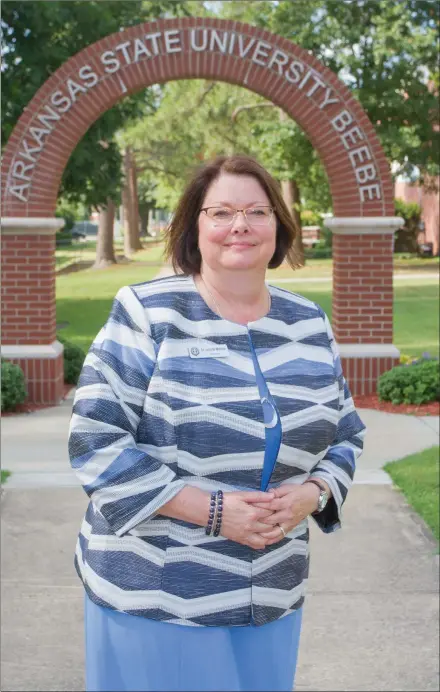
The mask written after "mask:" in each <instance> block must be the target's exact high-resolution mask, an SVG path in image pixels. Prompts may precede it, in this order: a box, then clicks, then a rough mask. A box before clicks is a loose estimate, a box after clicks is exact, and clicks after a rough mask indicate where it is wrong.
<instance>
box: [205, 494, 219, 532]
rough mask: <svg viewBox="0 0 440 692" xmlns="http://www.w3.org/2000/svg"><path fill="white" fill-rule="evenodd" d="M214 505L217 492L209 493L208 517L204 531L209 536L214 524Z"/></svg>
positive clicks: (215, 504)
mask: <svg viewBox="0 0 440 692" xmlns="http://www.w3.org/2000/svg"><path fill="white" fill-rule="evenodd" d="M216 506H217V493H215V492H214V493H211V502H210V504H209V518H208V523H207V525H206V529H205V533H206V535H207V536H210V535H211V533H212V527H213V526H214V518H215V515H216Z"/></svg>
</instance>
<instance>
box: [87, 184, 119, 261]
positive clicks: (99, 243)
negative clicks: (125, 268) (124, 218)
mask: <svg viewBox="0 0 440 692" xmlns="http://www.w3.org/2000/svg"><path fill="white" fill-rule="evenodd" d="M114 222H115V205H114V202H113V200H112V199H110V197H108V198H107V205H106V206H105V207H101V208H100V210H99V226H98V236H97V238H96V259H95V263H94V265H93V269H105V268H106V267H109V266H110V265H111V264H116V258H115V251H114V247H113V229H114Z"/></svg>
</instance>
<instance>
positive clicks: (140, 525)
mask: <svg viewBox="0 0 440 692" xmlns="http://www.w3.org/2000/svg"><path fill="white" fill-rule="evenodd" d="M269 290H270V293H271V297H272V305H271V308H270V311H269V313H268V314H267V315H266V316H265V317H264V318H262V319H259V320H257V321H255V322H250V323H249V325H248V326H247V327H246V326H244V325H240V324H236V323H234V322H230V321H228V320H224V319H221V318H220V317H219V316H218V315H216V314H215V313H214V312H213V311H212V310H211V309H210V308H209V307H208V305H207V304H206V303H205V301H204V300H203V298H202V297H201V295H200V294H199V292H198V289H197V287H196V284H195V282H194V279H193V277H190V276H173V277H168V278H165V279H159V280H156V281H150V282H146V283H142V284H138V285H134V286H126V287H124V288H122V289H121V290H120V291H119V292H118V294H117V296H116V298H115V300H114V303H113V307H112V310H111V313H110V316H109V319H108V321H107V323H106V324H105V326H104V327H103V328H102V330H101V331H100V333H99V334H98V336H97V337H96V339H95V341H94V343H93V344H92V346H91V348H90V351H89V353H88V355H87V358H86V360H85V363H84V367H83V370H82V373H81V377H80V380H79V383H78V388H77V391H76V396H75V401H74V407H73V414H72V420H71V426H70V437H69V452H70V458H71V463H72V467H73V469H74V470H75V472H76V474H77V476H78V478H79V480H80V481H81V483H82V485H83V486H84V490H85V491H86V493H87V494H88V496H89V497H90V503H89V506H88V509H87V512H86V515H85V518H84V521H83V523H82V526H81V530H80V534H79V538H78V543H77V549H76V554H75V566H76V569H77V571H78V574H79V575H80V578H81V579H82V581H83V583H84V586H85V588H86V590H87V593H88V594H89V596H90V597H91V599H92V600H93V601H95V603H98V604H100V605H103V606H106V607H109V608H113V609H116V610H120V611H123V612H127V613H131V614H134V615H139V616H144V617H147V618H151V619H155V620H163V621H168V622H172V623H178V624H184V625H196V626H197V625H199V626H200V625H205V626H225V625H227V626H229V625H248V624H250V623H253V624H256V625H263V624H265V623H267V622H271V621H272V620H276V619H278V618H280V617H283V616H284V615H287V614H289V613H290V612H292V611H293V610H295V609H297V608H299V607H300V606H301V605H302V603H303V601H304V593H305V586H306V582H307V575H308V524H307V519H305V520H304V521H303V522H301V523H300V524H299V525H298V526H296V527H295V528H294V529H293V530H292V531H290V532H289V533H288V534H287V536H286V538H285V539H283V540H281V541H280V542H279V543H276V544H274V545H270V546H268V547H267V548H266V549H264V550H254V549H252V548H249V547H247V546H244V545H241V544H239V543H236V542H234V541H230V540H228V539H225V538H223V537H222V536H221V535H220V536H218V537H217V538H215V537H208V536H206V535H205V529H204V528H203V527H200V526H197V525H195V524H190V523H187V522H184V521H180V520H177V519H171V518H168V517H166V516H164V515H161V514H160V508H161V506H162V505H164V504H165V503H166V502H168V501H169V500H170V499H171V498H172V497H174V496H175V495H176V493H178V492H179V491H180V490H181V489H182V488H183V487H184V486H185V485H192V486H197V487H199V488H202V489H204V490H206V491H212V490H217V489H220V488H221V489H222V490H223V491H225V492H226V491H234V490H237V489H252V490H259V489H260V479H261V472H262V467H263V461H264V449H265V427H264V420H263V412H262V406H261V402H260V396H259V392H258V388H257V384H256V378H255V370H254V365H253V360H252V355H251V349H250V343H249V337H248V334H249V336H250V338H251V340H252V344H253V346H254V348H255V352H256V354H257V357H258V361H259V364H260V368H261V371H262V373H263V375H264V377H265V379H266V382H267V385H268V387H269V391H270V393H271V394H272V397H273V399H274V401H275V404H276V406H277V408H278V412H279V415H280V417H281V423H282V441H281V446H280V450H279V453H278V457H277V462H276V465H275V468H274V470H273V473H272V477H271V479H270V484H269V487H275V486H278V485H280V484H284V483H303V482H304V481H305V480H306V479H307V478H309V477H311V476H313V475H315V476H317V477H320V478H322V479H324V480H326V481H327V483H328V484H329V486H330V488H331V490H332V494H333V498H332V499H331V500H330V502H329V503H328V505H327V507H326V509H325V510H324V511H323V512H322V513H321V514H320V515H318V516H317V522H318V524H319V525H320V527H321V528H322V530H323V531H325V532H330V531H333V530H335V529H336V528H338V527H339V526H340V515H341V507H342V504H343V502H344V500H345V497H346V494H347V491H348V488H349V486H350V484H351V482H352V479H353V474H354V469H355V462H356V458H357V457H358V456H359V454H360V453H361V451H362V446H363V435H364V430H365V427H364V425H363V423H362V422H361V420H360V419H359V417H358V415H357V413H356V411H355V409H354V406H353V400H352V398H351V395H350V392H349V390H348V388H347V385H346V384H345V381H344V377H343V375H342V372H341V365H340V359H339V356H338V351H337V347H336V344H335V341H334V339H333V335H332V331H331V327H330V324H329V322H328V319H327V317H326V315H325V314H324V312H323V311H322V310H321V308H320V307H319V306H318V305H316V304H315V303H313V302H311V301H310V300H306V299H305V298H303V297H301V296H299V295H296V294H294V293H291V292H289V291H286V290H282V289H279V288H276V287H273V286H269ZM215 347H217V348H215Z"/></svg>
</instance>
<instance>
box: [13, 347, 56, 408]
mask: <svg viewBox="0 0 440 692" xmlns="http://www.w3.org/2000/svg"><path fill="white" fill-rule="evenodd" d="M63 350H64V349H63V345H62V344H60V342H59V341H54V342H53V344H50V345H49V346H3V347H2V358H6V360H9V361H11V362H12V363H16V364H17V365H19V366H20V367H21V369H22V370H23V372H24V376H25V378H26V388H27V392H28V395H27V399H26V401H27V402H31V403H33V404H47V405H48V406H50V405H56V404H59V403H60V401H61V400H62V398H63V393H64V357H63Z"/></svg>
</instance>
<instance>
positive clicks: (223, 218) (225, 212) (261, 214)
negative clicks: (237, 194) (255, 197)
mask: <svg viewBox="0 0 440 692" xmlns="http://www.w3.org/2000/svg"><path fill="white" fill-rule="evenodd" d="M200 211H204V212H205V214H206V216H207V217H208V218H209V219H212V220H213V221H216V222H217V223H218V224H219V225H220V226H229V225H231V224H232V223H234V221H235V219H236V217H237V214H238V213H239V212H242V213H243V214H244V217H245V219H246V221H248V222H249V223H250V224H251V225H252V226H254V225H257V226H258V225H260V226H262V225H264V224H267V223H268V222H269V221H270V220H271V218H272V216H273V209H272V207H266V206H261V207H260V206H258V207H249V209H229V208H228V207H205V208H204V209H200Z"/></svg>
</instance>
